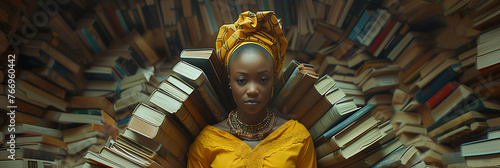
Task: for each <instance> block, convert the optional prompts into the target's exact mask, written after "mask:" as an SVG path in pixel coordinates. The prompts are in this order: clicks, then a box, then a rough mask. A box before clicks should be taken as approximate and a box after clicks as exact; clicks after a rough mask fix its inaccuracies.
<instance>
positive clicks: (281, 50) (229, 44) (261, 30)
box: [215, 11, 288, 77]
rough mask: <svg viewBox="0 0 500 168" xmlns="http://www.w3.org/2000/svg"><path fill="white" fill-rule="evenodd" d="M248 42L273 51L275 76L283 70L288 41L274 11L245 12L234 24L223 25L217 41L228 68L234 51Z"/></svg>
mask: <svg viewBox="0 0 500 168" xmlns="http://www.w3.org/2000/svg"><path fill="white" fill-rule="evenodd" d="M247 43H255V44H258V45H260V46H262V47H263V48H264V49H266V50H267V51H268V52H269V53H271V55H272V57H273V60H274V76H275V77H277V75H278V74H279V73H280V72H281V68H282V66H283V60H284V56H285V52H286V47H287V45H288V41H287V40H286V38H285V36H284V34H283V30H281V26H280V24H279V23H278V19H277V18H276V15H275V14H274V12H257V13H252V12H249V11H247V12H243V13H241V14H240V17H239V18H238V20H237V21H236V22H234V24H227V25H223V26H221V27H220V29H219V34H218V35H217V39H216V41H215V48H216V50H217V56H218V57H219V59H220V61H222V63H224V65H225V66H226V69H227V68H228V64H229V59H230V58H231V56H232V53H233V52H234V51H235V50H236V49H237V48H239V47H240V46H243V45H244V44H247Z"/></svg>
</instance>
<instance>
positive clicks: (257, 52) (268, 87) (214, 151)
mask: <svg viewBox="0 0 500 168" xmlns="http://www.w3.org/2000/svg"><path fill="white" fill-rule="evenodd" d="M287 43H288V42H287V41H286V39H285V37H284V36H283V31H282V30H281V27H280V25H279V23H278V20H277V19H276V16H275V15H274V13H273V12H257V13H256V14H254V13H251V12H244V13H242V14H241V15H240V17H239V19H238V20H237V21H236V22H235V23H234V24H230V25H224V26H222V27H221V28H220V30H219V34H218V36H217V40H216V49H217V55H218V57H219V58H220V61H222V62H223V63H224V65H225V66H226V68H227V70H228V74H229V81H230V82H229V84H230V89H231V91H232V94H233V98H234V101H235V102H236V105H237V107H236V109H235V110H233V111H232V112H231V113H230V114H229V116H228V119H226V120H224V121H222V122H220V123H217V124H215V125H213V126H207V127H205V128H204V129H203V131H202V132H201V133H200V134H199V135H198V137H197V138H196V140H195V141H194V142H193V144H191V146H190V149H189V153H188V167H280V168H281V167H316V154H315V150H314V145H313V142H312V139H311V136H310V134H309V132H308V130H307V129H306V128H305V127H304V126H303V125H302V124H300V123H298V122H297V121H295V120H285V119H283V118H280V117H278V116H277V115H276V114H275V113H274V112H273V111H272V110H271V109H270V107H269V102H270V101H271V96H272V92H273V85H274V80H275V79H276V77H277V75H278V74H279V73H280V72H281V68H282V66H283V59H284V54H285V52H286V47H287Z"/></svg>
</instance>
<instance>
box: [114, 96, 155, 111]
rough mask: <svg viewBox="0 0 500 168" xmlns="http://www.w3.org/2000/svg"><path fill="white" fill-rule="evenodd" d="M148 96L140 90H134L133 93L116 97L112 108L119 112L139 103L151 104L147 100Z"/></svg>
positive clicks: (132, 107)
mask: <svg viewBox="0 0 500 168" xmlns="http://www.w3.org/2000/svg"><path fill="white" fill-rule="evenodd" d="M148 98H149V95H147V94H145V93H142V92H136V93H135V94H132V95H127V96H125V97H121V98H120V99H118V100H117V101H116V102H115V104H114V109H115V111H117V112H121V111H128V110H131V109H134V107H135V106H136V105H137V104H139V103H147V104H150V105H152V103H151V102H149V101H148Z"/></svg>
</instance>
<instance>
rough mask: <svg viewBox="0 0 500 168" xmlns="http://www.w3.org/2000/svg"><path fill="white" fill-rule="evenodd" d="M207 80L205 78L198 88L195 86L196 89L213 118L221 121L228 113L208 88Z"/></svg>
mask: <svg viewBox="0 0 500 168" xmlns="http://www.w3.org/2000/svg"><path fill="white" fill-rule="evenodd" d="M207 82H208V81H206V80H205V81H204V82H203V83H202V84H201V85H200V86H198V88H196V90H197V91H198V93H199V94H200V96H201V98H202V99H203V100H204V101H205V103H206V105H207V106H208V108H209V109H210V112H211V113H212V115H213V117H214V118H215V120H216V121H217V122H220V121H223V120H224V119H226V117H227V116H228V113H227V111H226V110H225V109H224V107H223V106H222V104H221V103H220V102H219V101H218V99H217V97H216V96H215V93H213V92H212V89H210V87H209V86H208V85H207Z"/></svg>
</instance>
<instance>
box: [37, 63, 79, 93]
mask: <svg viewBox="0 0 500 168" xmlns="http://www.w3.org/2000/svg"><path fill="white" fill-rule="evenodd" d="M37 74H38V75H40V76H41V77H43V78H45V79H47V80H49V81H51V82H53V83H55V84H57V85H58V86H60V87H62V88H64V89H66V90H67V91H68V92H70V93H71V94H74V93H76V91H77V90H78V89H77V87H76V85H75V84H74V83H73V82H72V81H71V80H68V79H67V78H65V77H63V76H62V75H61V74H59V73H57V72H56V71H54V70H53V69H50V68H45V69H44V70H41V71H40V72H37Z"/></svg>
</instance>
